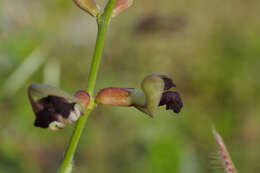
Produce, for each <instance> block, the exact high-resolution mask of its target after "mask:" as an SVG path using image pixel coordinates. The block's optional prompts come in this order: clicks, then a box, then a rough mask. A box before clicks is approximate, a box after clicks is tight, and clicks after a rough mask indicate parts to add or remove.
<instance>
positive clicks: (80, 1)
mask: <svg viewBox="0 0 260 173" xmlns="http://www.w3.org/2000/svg"><path fill="white" fill-rule="evenodd" d="M73 1H74V2H75V4H76V5H77V6H78V7H79V8H80V9H82V10H84V11H86V12H87V13H89V14H90V15H91V16H94V17H95V16H97V15H98V13H99V12H100V8H99V6H98V5H97V4H96V2H95V1H94V0H73Z"/></svg>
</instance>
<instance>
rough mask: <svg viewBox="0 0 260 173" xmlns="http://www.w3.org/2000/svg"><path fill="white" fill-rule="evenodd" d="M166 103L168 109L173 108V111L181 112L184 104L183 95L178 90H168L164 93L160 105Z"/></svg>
mask: <svg viewBox="0 0 260 173" xmlns="http://www.w3.org/2000/svg"><path fill="white" fill-rule="evenodd" d="M163 105H166V110H168V109H172V110H173V112H175V113H179V112H180V111H181V108H182V106H183V103H182V100H181V97H180V95H179V93H178V92H174V91H166V92H164V93H163V94H162V97H161V101H160V103H159V106H163Z"/></svg>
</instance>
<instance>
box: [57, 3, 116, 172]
mask: <svg viewBox="0 0 260 173" xmlns="http://www.w3.org/2000/svg"><path fill="white" fill-rule="evenodd" d="M115 1H116V0H109V2H108V3H107V5H106V8H105V10H104V13H103V14H102V15H101V16H99V15H98V16H97V24H98V33H97V39H96V46H95V51H94V55H93V59H92V64H91V69H90V73H89V78H88V86H87V92H88V93H89V95H90V96H92V95H93V92H94V89H95V84H96V79H97V75H98V70H99V64H100V61H101V56H102V51H103V47H104V41H105V36H106V32H107V28H108V24H109V20H110V18H111V14H112V10H113V7H114V4H115ZM94 105H95V103H94V101H93V100H91V102H90V104H89V106H88V108H87V110H86V113H85V115H84V116H81V117H80V118H79V120H78V122H77V124H76V127H75V129H74V131H73V134H72V136H71V139H70V141H69V145H68V147H67V150H66V153H65V156H64V159H63V161H62V164H61V168H60V173H70V172H71V171H72V161H73V157H74V154H75V151H76V149H77V145H78V143H79V139H80V136H81V133H82V131H83V129H84V126H85V123H86V121H87V119H88V116H89V113H90V112H91V110H92V109H93V108H94Z"/></svg>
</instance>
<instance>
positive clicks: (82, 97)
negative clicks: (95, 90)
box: [74, 90, 90, 109]
mask: <svg viewBox="0 0 260 173" xmlns="http://www.w3.org/2000/svg"><path fill="white" fill-rule="evenodd" d="M74 96H75V97H76V98H77V99H79V101H80V103H81V104H82V105H83V106H84V108H85V109H86V108H87V107H88V104H89V102H90V96H89V94H88V93H87V92H86V91H84V90H78V91H76V92H75V94H74Z"/></svg>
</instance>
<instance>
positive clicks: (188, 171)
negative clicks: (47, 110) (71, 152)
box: [0, 0, 260, 173]
mask: <svg viewBox="0 0 260 173" xmlns="http://www.w3.org/2000/svg"><path fill="white" fill-rule="evenodd" d="M105 2H106V1H105V0H103V1H98V3H100V4H101V6H103V4H104V3H105ZM259 11H260V1H258V0H248V1H244V0H229V1H223V0H222V1H209V0H197V1H192V0H184V1H183V0H175V1H172V0H164V1H157V0H142V1H135V2H134V5H133V6H132V7H131V8H129V9H127V10H126V11H124V12H123V13H121V14H120V15H119V16H118V17H116V18H114V19H113V20H112V21H111V25H110V28H109V32H108V35H107V38H106V42H105V49H104V54H103V59H102V63H101V66H100V72H99V77H98V81H97V89H96V92H97V91H98V90H99V89H101V88H103V87H108V86H118V87H140V82H141V80H142V79H143V78H144V76H146V75H147V74H148V73H150V72H167V73H169V75H170V76H171V77H172V78H173V79H174V81H175V83H176V84H177V87H178V91H179V92H180V94H181V96H182V98H183V102H184V107H183V110H182V111H181V113H180V114H178V115H177V114H173V113H172V112H171V111H165V110H164V108H160V109H159V111H158V113H157V114H156V117H155V118H153V119H151V118H149V117H148V116H146V115H145V114H143V113H141V112H139V111H137V110H136V109H134V108H118V107H106V106H100V107H98V108H97V109H96V110H94V111H93V112H92V114H91V116H90V117H89V120H88V122H87V126H86V129H85V131H84V133H83V135H82V138H81V141H80V144H79V147H78V150H77V153H76V157H75V168H74V172H77V173H86V172H89V173H112V172H113V173H119V172H124V173H143V172H149V173H209V172H217V171H220V172H221V170H222V169H221V166H220V164H219V163H218V160H217V159H216V156H215V155H216V154H217V151H216V146H215V142H214V138H213V137H212V134H211V123H212V122H213V123H214V124H215V126H216V128H217V130H218V131H219V132H220V134H221V135H222V137H223V139H224V140H225V142H226V145H227V148H228V149H229V152H230V154H231V156H232V158H233V161H234V163H235V165H236V167H237V169H238V170H239V172H247V173H258V172H260V166H259V159H260V149H259V146H260V135H259V132H260V126H259V122H260V116H259V115H260V106H259V105H260V94H259V90H260V79H259V74H260V73H259V72H260V70H259V67H260V32H259V31H260V20H259ZM96 29H97V28H96V25H95V20H94V19H93V18H91V17H90V16H88V15H87V14H86V13H84V12H83V11H82V10H80V9H78V8H77V7H76V6H75V5H74V4H73V2H72V0H41V1H34V0H19V1H18V0H14V1H9V0H0V87H1V90H0V94H1V95H0V118H1V120H0V172H1V173H2V172H8V173H17V172H19V173H45V172H56V170H57V168H58V166H59V164H60V162H61V159H62V155H63V152H64V150H65V148H66V145H67V144H68V141H69V138H70V136H71V134H72V130H73V125H70V126H68V127H66V128H65V129H63V130H60V131H49V130H45V129H39V128H35V127H34V126H33V121H34V115H33V113H32V110H31V107H30V105H29V101H28V98H27V87H28V85H30V84H31V83H47V84H51V85H54V86H57V87H60V88H62V89H64V90H67V91H69V92H70V93H73V92H74V91H76V90H77V89H84V88H85V87H86V85H87V83H86V81H87V75H88V71H89V68H90V62H91V56H92V54H93V48H94V42H95V36H96ZM222 172H223V171H222Z"/></svg>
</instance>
